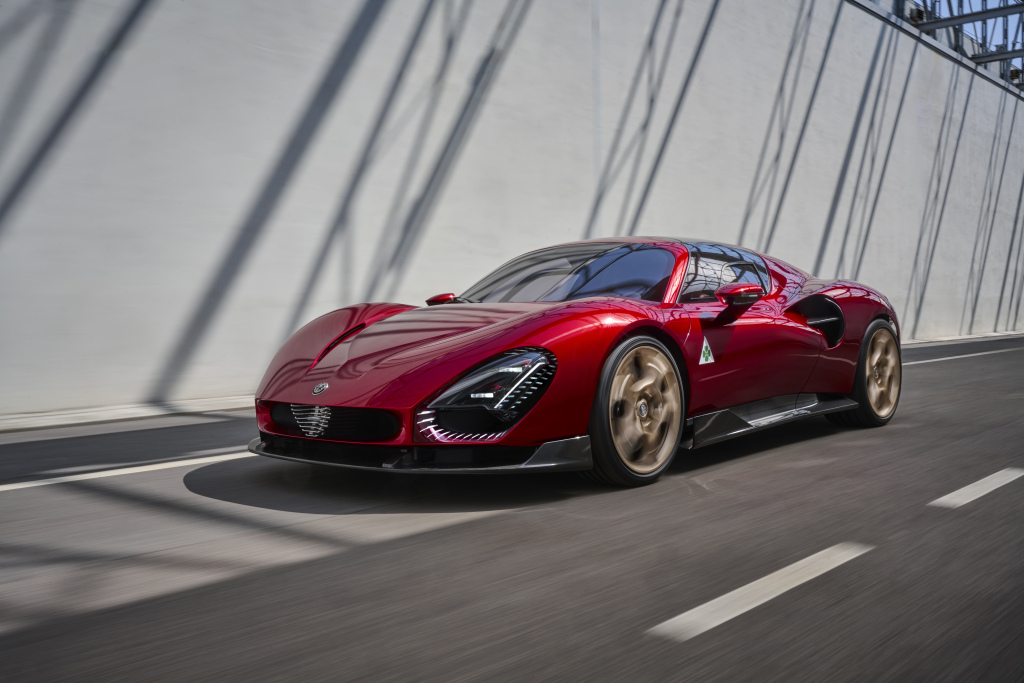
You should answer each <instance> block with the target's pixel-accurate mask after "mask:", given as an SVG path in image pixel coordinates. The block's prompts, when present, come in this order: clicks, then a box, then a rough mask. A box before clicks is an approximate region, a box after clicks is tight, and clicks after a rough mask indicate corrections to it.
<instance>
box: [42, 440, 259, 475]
mask: <svg viewBox="0 0 1024 683" xmlns="http://www.w3.org/2000/svg"><path fill="white" fill-rule="evenodd" d="M241 448H242V446H227V447H225V448H207V449H206V450H203V451H191V452H189V453H185V454H184V455H175V456H171V457H170V458H154V459H152V460H136V461H135V462H102V463H93V464H92V465H79V466H77V467H61V468H60V469H56V470H43V471H42V472H33V474H77V473H79V472H96V471H98V470H110V469H118V468H122V469H123V468H125V467H135V466H137V465H152V464H153V463H155V462H175V461H178V460H184V459H186V458H188V457H190V456H191V457H193V458H198V457H200V456H205V455H221V454H223V453H240V452H241Z"/></svg>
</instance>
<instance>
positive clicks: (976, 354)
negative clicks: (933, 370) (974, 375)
mask: <svg viewBox="0 0 1024 683" xmlns="http://www.w3.org/2000/svg"><path fill="white" fill-rule="evenodd" d="M1022 350H1024V346H1021V347H1018V348H1016V349H996V350H995V351H981V352H979V353H965V354H964V355H962V356H944V357H943V358H929V359H928V360H915V361H911V362H909V363H904V365H921V364H922V363H938V362H939V361H943V360H956V359H957V358H973V357H974V356H987V355H989V354H992V353H1009V352H1010V351H1022Z"/></svg>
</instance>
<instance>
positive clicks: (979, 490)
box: [928, 467, 1024, 509]
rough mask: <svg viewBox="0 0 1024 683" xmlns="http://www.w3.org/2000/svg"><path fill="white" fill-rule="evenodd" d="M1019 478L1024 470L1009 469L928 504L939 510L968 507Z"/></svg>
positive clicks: (1023, 475)
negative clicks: (973, 501)
mask: <svg viewBox="0 0 1024 683" xmlns="http://www.w3.org/2000/svg"><path fill="white" fill-rule="evenodd" d="M1018 477H1024V470H1022V469H1018V468H1016V467H1007V468H1006V469H1005V470H1000V471H999V472H996V473H995V474H990V475H989V476H987V477H985V478H984V479H979V480H978V481H976V482H974V483H973V484H968V485H967V486H965V487H963V488H962V489H957V490H956V491H953V493H950V494H948V495H945V496H943V497H942V498H937V499H936V500H933V501H932V502H930V503H928V504H929V505H932V506H934V507H937V508H950V509H953V508H958V507H960V506H961V505H967V504H968V503H970V502H971V501H972V500H977V499H978V498H981V497H982V496H984V495H985V494H986V493H992V492H993V491H995V490H996V489H997V488H999V487H1000V486H1003V485H1005V484H1009V483H1010V482H1011V481H1013V480H1014V479H1017V478H1018Z"/></svg>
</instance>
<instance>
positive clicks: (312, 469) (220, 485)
mask: <svg viewBox="0 0 1024 683" xmlns="http://www.w3.org/2000/svg"><path fill="white" fill-rule="evenodd" d="M183 481H184V484H185V487H186V488H187V489H188V490H189V491H191V492H192V493H195V494H196V495H200V496H204V497H206V498H212V499H215V500H221V501H224V502H228V503H234V504H236V505H246V506H249V507H256V508H265V509H269V510H278V511H282V512H301V513H307V514H319V515H349V514H368V513H372V514H381V513H409V512H431V513H436V512H476V511H489V510H509V509H515V508H525V507H533V506H537V505H545V504H550V503H554V502H557V501H560V500H566V499H568V498H573V497H577V496H583V495H593V494H596V493H600V492H602V490H603V489H601V488H600V487H598V486H596V485H593V484H590V483H589V482H587V481H584V480H583V479H582V478H581V477H578V476H575V473H572V472H564V473H557V472H551V473H514V474H508V475H487V474H479V475H469V474H401V473H394V472H372V471H362V470H349V469H343V468H340V467H322V466H313V465H305V464H302V463H290V462H284V461H280V460H273V459H271V458H263V457H253V458H243V459H239V460H230V461H227V462H220V463H215V464H212V465H207V466H205V467H200V468H198V469H195V470H192V471H191V472H189V473H188V474H186V475H185V477H184V480H183Z"/></svg>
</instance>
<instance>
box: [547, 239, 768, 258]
mask: <svg viewBox="0 0 1024 683" xmlns="http://www.w3.org/2000/svg"><path fill="white" fill-rule="evenodd" d="M602 243H607V244H650V245H658V246H663V247H676V248H678V247H679V246H682V247H684V248H685V247H687V246H690V245H692V246H699V245H703V244H708V245H714V246H718V247H725V248H727V249H742V250H744V251H748V252H750V253H752V254H758V256H763V254H759V253H758V252H756V251H754V250H753V249H748V248H747V247H741V246H739V245H738V244H728V243H726V242H714V241H712V240H706V239H686V238H685V237H658V236H647V235H641V236H628V237H596V238H593V239H589V240H578V241H576V242H565V243H563V244H553V245H551V247H544V249H550V248H552V247H563V246H568V245H571V244H602ZM534 251H540V250H539V249H536V250H534Z"/></svg>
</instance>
